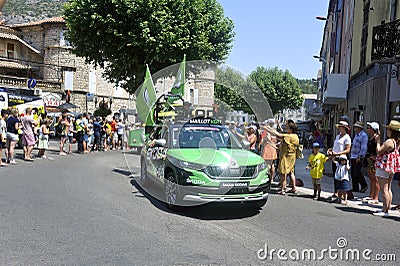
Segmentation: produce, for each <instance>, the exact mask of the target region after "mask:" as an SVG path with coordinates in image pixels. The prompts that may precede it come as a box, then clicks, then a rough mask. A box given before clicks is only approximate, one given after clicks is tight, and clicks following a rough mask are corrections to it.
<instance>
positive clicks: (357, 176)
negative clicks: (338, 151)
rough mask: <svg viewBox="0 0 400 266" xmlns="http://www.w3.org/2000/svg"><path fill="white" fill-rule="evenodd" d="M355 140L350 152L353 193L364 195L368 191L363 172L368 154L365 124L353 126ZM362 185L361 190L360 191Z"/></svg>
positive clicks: (359, 123) (358, 123)
mask: <svg viewBox="0 0 400 266" xmlns="http://www.w3.org/2000/svg"><path fill="white" fill-rule="evenodd" d="M353 129H354V133H355V135H354V138H353V142H352V145H351V151H350V167H351V168H350V173H351V181H352V184H353V192H361V193H364V192H365V191H367V189H368V185H367V182H366V181H365V177H364V175H363V173H362V172H361V169H362V161H363V160H364V157H365V154H366V153H367V144H368V135H367V133H365V131H364V123H363V122H361V121H357V122H356V123H355V124H354V125H353ZM360 185H361V189H360Z"/></svg>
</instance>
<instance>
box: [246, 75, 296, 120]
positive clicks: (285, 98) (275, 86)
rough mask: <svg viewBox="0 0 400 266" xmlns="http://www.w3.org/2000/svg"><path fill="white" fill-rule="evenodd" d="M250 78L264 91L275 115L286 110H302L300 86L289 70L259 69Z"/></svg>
mask: <svg viewBox="0 0 400 266" xmlns="http://www.w3.org/2000/svg"><path fill="white" fill-rule="evenodd" d="M250 78H251V79H252V80H253V81H254V82H255V83H256V84H257V86H258V87H259V88H260V89H261V90H262V91H263V93H264V95H265V97H266V98H267V99H268V102H269V105H270V107H271V109H272V112H273V113H274V114H276V113H278V112H279V111H282V110H284V109H293V110H297V109H299V108H300V106H301V104H302V102H303V97H302V95H301V94H302V93H301V90H300V86H299V84H298V83H297V81H296V79H295V78H294V77H293V75H292V74H290V72H289V71H288V70H286V71H282V70H280V69H278V68H277V67H275V68H264V67H257V69H256V70H255V71H253V72H252V73H251V74H250Z"/></svg>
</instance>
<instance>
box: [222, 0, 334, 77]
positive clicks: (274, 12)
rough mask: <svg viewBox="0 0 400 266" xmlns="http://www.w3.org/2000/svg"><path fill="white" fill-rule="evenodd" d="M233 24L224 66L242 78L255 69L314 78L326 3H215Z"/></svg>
mask: <svg viewBox="0 0 400 266" xmlns="http://www.w3.org/2000/svg"><path fill="white" fill-rule="evenodd" d="M218 1H219V2H220V3H221V5H222V6H223V8H224V11H225V15H226V16H227V17H229V18H230V19H232V20H233V22H234V24H235V30H234V31H235V32H236V37H235V41H234V43H233V49H232V51H231V53H230V55H229V57H228V59H227V61H226V63H227V64H228V65H230V66H232V67H234V68H236V69H238V70H240V71H242V72H244V73H245V74H250V73H251V72H252V71H254V70H255V69H256V68H257V67H258V66H264V67H268V68H269V67H275V66H276V67H278V68H280V69H283V70H286V69H288V70H289V71H290V73H292V74H293V76H295V77H296V78H308V79H310V78H316V76H317V71H318V69H319V68H320V67H321V64H320V63H319V62H318V60H317V59H315V58H313V55H317V54H319V50H320V48H321V41H322V33H323V28H324V21H320V20H317V19H315V17H316V16H326V14H327V10H328V2H329V1H328V0H305V1H299V0H290V1H283V0H247V1H245V0H218Z"/></svg>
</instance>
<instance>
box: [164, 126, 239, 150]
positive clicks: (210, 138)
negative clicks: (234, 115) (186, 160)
mask: <svg viewBox="0 0 400 266" xmlns="http://www.w3.org/2000/svg"><path fill="white" fill-rule="evenodd" d="M172 137H173V143H172V146H173V147H174V148H215V149H221V148H227V149H242V148H243V146H242V145H241V143H240V142H239V141H238V139H237V138H236V137H235V136H234V135H233V134H232V133H231V132H230V131H229V130H228V129H227V128H225V127H223V126H221V127H216V126H204V125H201V126H184V127H182V128H174V130H173V135H172Z"/></svg>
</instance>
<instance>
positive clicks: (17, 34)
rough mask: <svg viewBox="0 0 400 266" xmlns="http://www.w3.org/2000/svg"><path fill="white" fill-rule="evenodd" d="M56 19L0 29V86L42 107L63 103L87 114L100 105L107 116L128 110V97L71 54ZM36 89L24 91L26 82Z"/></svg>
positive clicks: (62, 24)
mask: <svg viewBox="0 0 400 266" xmlns="http://www.w3.org/2000/svg"><path fill="white" fill-rule="evenodd" d="M66 30H67V28H66V25H65V22H64V20H63V18H61V17H56V18H51V19H46V20H41V21H36V22H30V23H23V24H17V25H10V26H2V27H1V28H0V86H1V87H3V88H4V90H10V89H11V90H12V89H16V90H17V93H23V94H33V95H34V96H40V97H43V98H44V100H45V103H46V104H47V106H48V107H56V106H57V105H58V104H60V103H64V102H65V100H66V99H65V98H66V94H67V92H68V91H69V93H68V96H69V97H70V103H73V104H75V105H76V106H77V108H76V109H75V110H71V111H76V112H91V113H93V112H94V110H95V109H96V108H98V107H99V105H100V104H101V103H103V104H104V106H107V107H109V108H110V109H111V110H112V112H118V111H119V110H120V109H121V108H130V105H131V103H130V102H131V101H130V100H129V99H130V95H129V93H127V92H126V91H125V90H123V89H121V88H118V86H116V85H115V84H112V83H109V82H108V81H106V80H105V78H103V70H102V69H99V68H95V67H94V66H92V65H89V64H86V63H85V60H84V59H83V58H80V57H77V56H75V55H74V54H72V53H71V51H72V47H71V46H70V45H69V44H68V42H67V41H66V39H65V33H66ZM29 79H35V81H36V86H35V87H34V88H31V90H27V89H28V88H27V80H29Z"/></svg>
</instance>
